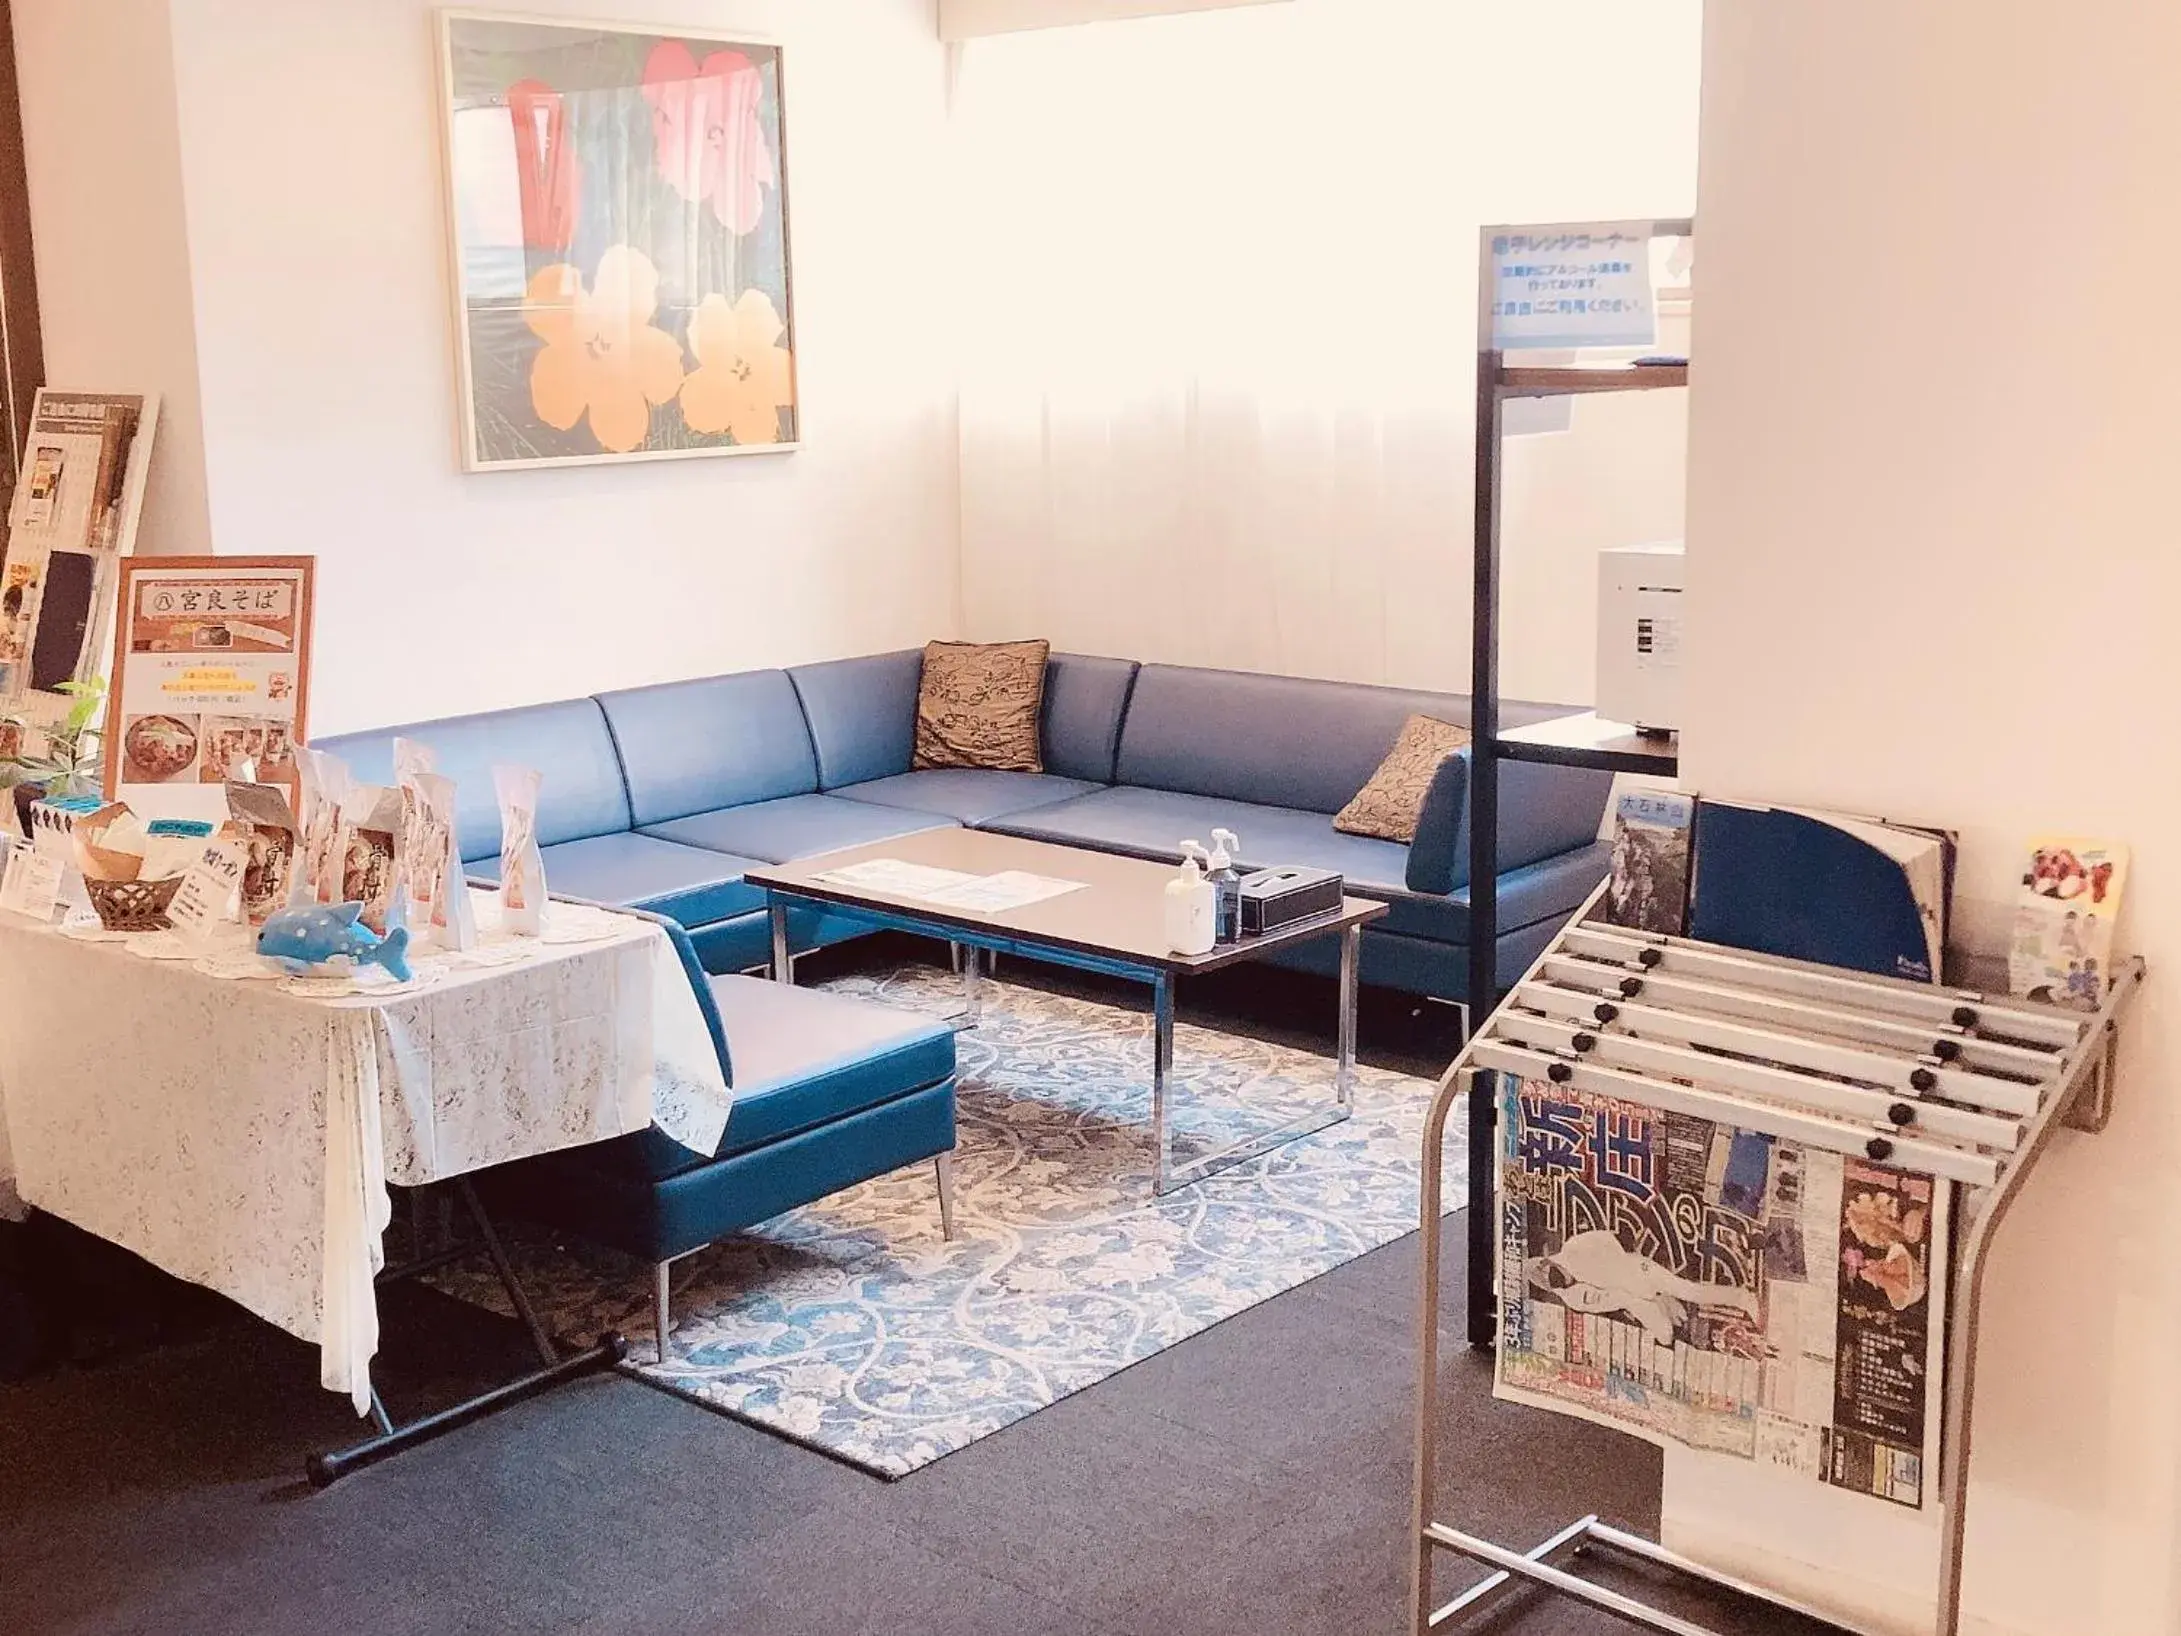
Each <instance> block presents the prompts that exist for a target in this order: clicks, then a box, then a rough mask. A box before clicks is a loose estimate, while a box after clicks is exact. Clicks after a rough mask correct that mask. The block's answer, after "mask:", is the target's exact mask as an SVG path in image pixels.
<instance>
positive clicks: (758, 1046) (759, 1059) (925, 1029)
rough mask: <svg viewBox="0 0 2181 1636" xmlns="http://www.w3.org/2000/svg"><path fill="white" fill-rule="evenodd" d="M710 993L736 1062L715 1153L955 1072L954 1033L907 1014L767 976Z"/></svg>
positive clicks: (740, 1149)
mask: <svg viewBox="0 0 2181 1636" xmlns="http://www.w3.org/2000/svg"><path fill="white" fill-rule="evenodd" d="M712 997H713V999H714V1000H715V1001H716V1002H717V1003H718V1005H719V1020H720V1023H721V1025H722V1026H723V1027H724V1028H725V1029H726V1030H727V1049H728V1051H729V1052H730V1053H731V1054H732V1055H733V1058H734V1064H735V1085H734V1092H735V1099H734V1105H733V1107H732V1109H731V1110H730V1111H729V1113H728V1116H727V1134H726V1137H725V1138H724V1139H723V1140H722V1142H721V1143H720V1150H719V1156H720V1157H721V1158H726V1157H727V1156H728V1155H730V1154H735V1153H747V1152H748V1151H749V1150H750V1149H751V1148H754V1147H762V1146H763V1145H764V1144H765V1143H767V1142H777V1141H779V1140H780V1139H781V1138H782V1137H784V1136H793V1135H794V1134H795V1133H796V1132H797V1131H802V1130H809V1129H810V1128H811V1127H812V1126H813V1125H822V1124H825V1123H827V1122H828V1121H829V1120H834V1119H840V1118H843V1117H845V1116H846V1115H848V1114H851V1113H856V1112H859V1111H860V1110H862V1109H864V1108H868V1107H872V1106H874V1105H875V1104H877V1103H880V1102H884V1101H886V1100H888V1099H889V1098H891V1097H896V1096H901V1095H903V1094H905V1093H906V1092H909V1091H914V1090H919V1089H921V1088H923V1087H924V1086H926V1085H936V1084H938V1083H939V1082H940V1081H941V1080H944V1079H949V1078H952V1077H953V1074H954V1030H953V1029H952V1028H951V1027H950V1026H948V1025H947V1024H946V1023H944V1022H940V1021H937V1020H935V1019H933V1018H930V1017H925V1016H920V1015H918V1014H917V1013H916V1012H913V1011H899V1010H896V1009H895V1008H894V1007H892V1006H888V1005H880V1004H879V1003H878V1002H876V1001H874V1000H863V999H858V998H856V997H855V996H853V995H847V994H830V993H827V992H826V991H825V990H824V989H815V988H794V987H791V986H790V985H788V984H786V983H775V982H773V981H771V980H770V979H769V978H763V977H715V978H713V979H712Z"/></svg>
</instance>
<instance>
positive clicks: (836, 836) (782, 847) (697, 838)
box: [545, 795, 955, 880]
mask: <svg viewBox="0 0 2181 1636" xmlns="http://www.w3.org/2000/svg"><path fill="white" fill-rule="evenodd" d="M954 827H955V824H954V820H953V819H952V818H946V817H942V816H940V815H938V814H936V813H929V812H913V811H910V810H909V809H907V808H905V807H881V806H874V805H872V804H871V803H870V802H868V801H848V800H844V799H842V798H841V797H840V796H838V795H783V796H781V797H780V798H779V799H778V800H776V801H753V802H751V803H750V804H749V805H748V806H743V807H721V808H719V809H718V810H717V811H715V812H699V813H693V814H691V815H690V816H689V817H687V818H676V819H675V820H673V821H672V822H671V823H665V824H648V825H646V826H645V827H644V829H643V831H642V833H644V834H646V835H649V836H652V837H654V838H656V839H658V840H662V841H675V842H678V843H680V844H681V845H683V846H697V847H705V848H708V849H709V850H711V851H714V852H729V853H733V854H735V855H736V856H738V857H744V858H761V859H763V860H764V861H765V862H766V863H786V862H787V861H788V860H789V859H791V858H807V857H809V856H811V855H812V854H813V853H817V852H837V851H839V850H840V849H841V848H842V847H844V846H861V845H863V843H864V842H866V841H890V840H892V839H893V838H894V837H895V836H897V835H914V834H915V833H917V832H918V831H919V830H925V829H952V828H954ZM545 878H546V879H547V880H551V879H552V878H553V877H552V875H551V873H550V872H548V873H547V875H546V877H545Z"/></svg>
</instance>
